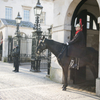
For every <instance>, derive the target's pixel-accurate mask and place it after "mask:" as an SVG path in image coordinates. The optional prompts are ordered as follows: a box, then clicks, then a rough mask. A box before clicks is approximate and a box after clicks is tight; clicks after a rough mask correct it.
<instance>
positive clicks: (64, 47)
mask: <svg viewBox="0 0 100 100" xmlns="http://www.w3.org/2000/svg"><path fill="white" fill-rule="evenodd" d="M65 49H66V46H65V45H64V46H63V47H62V49H61V51H60V53H59V54H58V56H57V59H58V58H59V56H60V55H61V54H62V53H63V52H64V50H65Z"/></svg>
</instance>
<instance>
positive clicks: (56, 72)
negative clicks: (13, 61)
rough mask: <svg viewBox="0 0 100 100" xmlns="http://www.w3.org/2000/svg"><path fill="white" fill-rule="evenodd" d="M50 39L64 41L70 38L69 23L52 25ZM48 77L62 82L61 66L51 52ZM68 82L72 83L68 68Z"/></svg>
mask: <svg viewBox="0 0 100 100" xmlns="http://www.w3.org/2000/svg"><path fill="white" fill-rule="evenodd" d="M52 33H53V34H52V39H53V40H55V41H58V42H61V43H66V42H68V41H69V40H70V33H71V25H69V24H68V25H66V24H65V25H60V26H56V27H53V29H52ZM50 79H51V80H53V81H55V82H59V83H63V72H62V68H61V66H60V65H59V64H58V62H57V58H56V57H55V56H54V55H53V54H52V57H51V68H50ZM68 82H69V83H72V81H71V80H70V70H69V71H68Z"/></svg>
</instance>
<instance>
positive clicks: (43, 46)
mask: <svg viewBox="0 0 100 100" xmlns="http://www.w3.org/2000/svg"><path fill="white" fill-rule="evenodd" d="M45 49H46V43H45V37H44V36H43V38H42V39H41V40H40V41H39V45H38V47H37V50H36V53H37V54H40V53H41V52H42V51H43V50H45Z"/></svg>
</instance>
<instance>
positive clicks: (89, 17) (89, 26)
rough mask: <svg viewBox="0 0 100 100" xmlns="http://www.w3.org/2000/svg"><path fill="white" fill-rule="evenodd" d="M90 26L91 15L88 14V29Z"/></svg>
mask: <svg viewBox="0 0 100 100" xmlns="http://www.w3.org/2000/svg"><path fill="white" fill-rule="evenodd" d="M89 28H90V16H89V15H87V29H89Z"/></svg>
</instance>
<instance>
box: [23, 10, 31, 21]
mask: <svg viewBox="0 0 100 100" xmlns="http://www.w3.org/2000/svg"><path fill="white" fill-rule="evenodd" d="M24 21H30V10H24Z"/></svg>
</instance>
